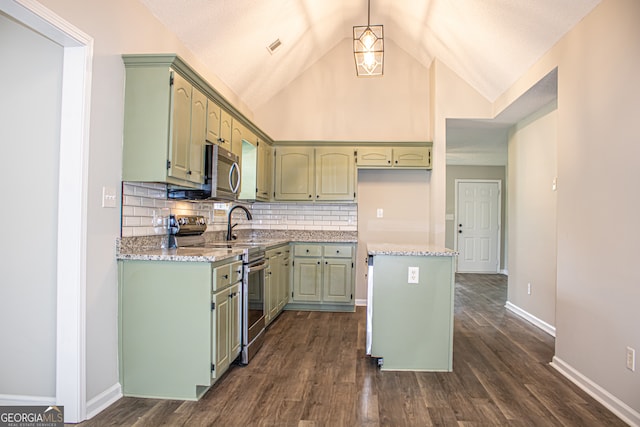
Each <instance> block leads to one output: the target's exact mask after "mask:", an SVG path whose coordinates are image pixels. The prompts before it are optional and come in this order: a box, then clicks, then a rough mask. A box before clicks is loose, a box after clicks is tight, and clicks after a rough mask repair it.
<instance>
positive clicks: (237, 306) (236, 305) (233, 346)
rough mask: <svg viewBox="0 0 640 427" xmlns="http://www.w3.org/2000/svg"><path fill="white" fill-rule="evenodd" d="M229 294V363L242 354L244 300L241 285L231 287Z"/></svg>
mask: <svg viewBox="0 0 640 427" xmlns="http://www.w3.org/2000/svg"><path fill="white" fill-rule="evenodd" d="M229 292H230V294H229V297H230V298H229V300H230V303H229V362H232V361H233V360H235V358H236V357H238V355H239V354H240V344H241V341H240V333H241V330H242V329H241V323H240V322H241V321H242V319H241V317H240V313H242V307H241V304H242V298H241V287H240V284H239V283H238V284H236V285H234V286H232V287H231V289H230V291H229Z"/></svg>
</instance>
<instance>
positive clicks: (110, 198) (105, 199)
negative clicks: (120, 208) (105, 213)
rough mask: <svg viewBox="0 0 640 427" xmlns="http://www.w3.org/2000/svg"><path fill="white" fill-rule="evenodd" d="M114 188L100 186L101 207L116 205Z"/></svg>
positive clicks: (113, 206)
mask: <svg viewBox="0 0 640 427" xmlns="http://www.w3.org/2000/svg"><path fill="white" fill-rule="evenodd" d="M116 198H117V195H116V189H115V188H114V187H102V207H103V208H115V207H116Z"/></svg>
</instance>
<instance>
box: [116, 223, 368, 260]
mask: <svg viewBox="0 0 640 427" xmlns="http://www.w3.org/2000/svg"><path fill="white" fill-rule="evenodd" d="M357 241H358V235H357V232H339V231H306V230H287V231H281V230H278V231H271V230H260V232H257V233H256V232H254V233H252V234H248V233H246V234H244V235H241V236H240V237H239V239H238V240H234V241H233V243H235V244H238V245H241V244H242V243H252V244H256V243H258V244H260V245H262V246H264V247H265V248H266V249H269V248H270V247H274V246H279V245H282V244H286V243H294V242H314V243H356V242H357ZM213 242H215V243H224V241H219V240H211V241H209V240H208V241H207V243H213ZM233 243H232V244H233ZM159 246H160V240H159V237H158V236H142V237H133V238H122V239H119V240H118V241H117V242H116V259H118V260H142V261H183V262H215V261H221V260H224V259H228V258H233V257H235V256H239V255H242V253H243V249H242V248H231V249H227V248H200V247H179V248H178V249H158V247H159Z"/></svg>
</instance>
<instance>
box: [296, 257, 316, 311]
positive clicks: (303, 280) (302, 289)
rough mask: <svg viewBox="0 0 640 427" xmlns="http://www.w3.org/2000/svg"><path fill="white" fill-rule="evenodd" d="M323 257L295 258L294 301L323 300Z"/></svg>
mask: <svg viewBox="0 0 640 427" xmlns="http://www.w3.org/2000/svg"><path fill="white" fill-rule="evenodd" d="M321 286H322V258H295V259H294V263H293V295H292V298H291V299H292V300H293V301H321V300H322V293H321V291H320V290H321Z"/></svg>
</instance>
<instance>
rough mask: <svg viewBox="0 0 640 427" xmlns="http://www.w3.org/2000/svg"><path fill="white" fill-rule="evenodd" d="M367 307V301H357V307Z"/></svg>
mask: <svg viewBox="0 0 640 427" xmlns="http://www.w3.org/2000/svg"><path fill="white" fill-rule="evenodd" d="M366 306H367V300H366V299H357V300H356V307H366Z"/></svg>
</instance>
